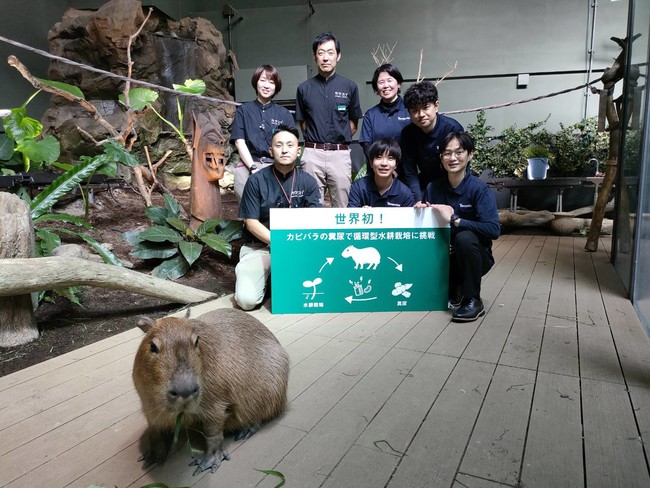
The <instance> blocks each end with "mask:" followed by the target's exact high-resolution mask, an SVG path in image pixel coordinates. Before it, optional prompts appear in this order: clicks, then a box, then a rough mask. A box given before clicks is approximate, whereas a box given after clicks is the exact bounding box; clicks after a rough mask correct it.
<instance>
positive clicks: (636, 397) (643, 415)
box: [630, 386, 650, 446]
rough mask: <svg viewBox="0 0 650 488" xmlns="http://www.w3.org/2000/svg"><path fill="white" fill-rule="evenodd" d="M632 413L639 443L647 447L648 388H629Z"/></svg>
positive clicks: (649, 426) (649, 421) (649, 432)
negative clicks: (638, 435) (637, 429)
mask: <svg viewBox="0 0 650 488" xmlns="http://www.w3.org/2000/svg"><path fill="white" fill-rule="evenodd" d="M630 399H631V400H632V411H633V412H634V417H635V418H636V423H637V425H638V426H639V433H640V437H639V441H640V442H643V444H644V445H646V446H647V445H648V443H649V441H650V388H641V387H639V386H631V387H630Z"/></svg>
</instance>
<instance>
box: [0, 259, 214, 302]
mask: <svg viewBox="0 0 650 488" xmlns="http://www.w3.org/2000/svg"><path fill="white" fill-rule="evenodd" d="M0 283H2V287H1V288H0V296H3V295H4V296H8V295H9V296H11V295H17V294H22V293H29V292H32V291H39V290H49V289H52V288H66V287H69V286H79V285H93V286H101V287H105V288H112V289H116V290H125V291H130V292H133V293H140V294H142V295H148V296H151V297H156V298H161V299H163V300H169V301H171V302H175V303H194V302H201V301H204V300H207V299H209V298H216V297H217V296H216V295H215V294H214V293H211V292H208V291H203V290H198V289H196V288H192V287H191V286H185V285H181V284H179V283H174V282H172V281H167V280H162V279H160V278H156V277H154V276H149V275H146V274H143V273H138V272H137V271H132V270H129V269H126V268H122V267H120V266H113V265H109V264H104V263H95V262H92V261H88V260H85V259H80V258H71V257H63V256H50V257H46V258H32V259H0Z"/></svg>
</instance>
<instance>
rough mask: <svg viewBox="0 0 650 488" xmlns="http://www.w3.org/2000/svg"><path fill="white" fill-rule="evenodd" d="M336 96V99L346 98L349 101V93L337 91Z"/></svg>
mask: <svg viewBox="0 0 650 488" xmlns="http://www.w3.org/2000/svg"><path fill="white" fill-rule="evenodd" d="M334 96H335V97H336V98H345V99H347V98H348V92H340V91H335V92H334Z"/></svg>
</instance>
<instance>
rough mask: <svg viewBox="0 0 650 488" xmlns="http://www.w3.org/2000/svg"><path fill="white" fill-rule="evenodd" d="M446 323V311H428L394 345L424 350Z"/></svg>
mask: <svg viewBox="0 0 650 488" xmlns="http://www.w3.org/2000/svg"><path fill="white" fill-rule="evenodd" d="M448 325H449V315H448V314H447V312H429V313H428V314H426V315H425V316H424V317H423V318H422V320H420V321H418V322H417V323H416V324H415V325H414V327H413V328H411V330H409V331H408V333H406V334H405V335H404V337H402V338H401V339H400V341H399V342H398V343H397V344H396V345H395V347H398V348H400V349H409V350H411V351H420V352H425V351H426V350H427V349H429V347H431V344H433V342H434V341H435V340H436V338H437V337H438V336H439V335H440V333H441V332H442V331H443V330H444V329H445V327H447V326H448Z"/></svg>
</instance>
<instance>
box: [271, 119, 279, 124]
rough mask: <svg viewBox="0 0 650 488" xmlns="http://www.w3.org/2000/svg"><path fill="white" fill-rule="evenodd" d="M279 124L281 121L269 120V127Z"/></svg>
mask: <svg viewBox="0 0 650 488" xmlns="http://www.w3.org/2000/svg"><path fill="white" fill-rule="evenodd" d="M281 123H282V121H281V120H277V119H271V125H280V124H281Z"/></svg>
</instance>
